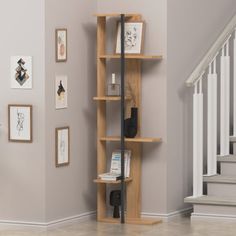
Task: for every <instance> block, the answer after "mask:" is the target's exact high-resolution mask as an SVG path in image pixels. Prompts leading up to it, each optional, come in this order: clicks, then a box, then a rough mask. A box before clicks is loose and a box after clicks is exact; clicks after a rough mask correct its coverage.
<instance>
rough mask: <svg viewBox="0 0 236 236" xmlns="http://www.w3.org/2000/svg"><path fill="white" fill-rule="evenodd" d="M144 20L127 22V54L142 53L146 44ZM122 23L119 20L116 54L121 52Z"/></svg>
mask: <svg viewBox="0 0 236 236" xmlns="http://www.w3.org/2000/svg"><path fill="white" fill-rule="evenodd" d="M144 29H145V22H144V21H129V22H125V54H137V55H139V54H142V53H143V45H144ZM120 34H121V23H120V21H118V22H117V34H116V44H115V54H120V53H121V38H120V37H121V35H120Z"/></svg>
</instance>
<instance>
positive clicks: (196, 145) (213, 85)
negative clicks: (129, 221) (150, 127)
mask: <svg viewBox="0 0 236 236" xmlns="http://www.w3.org/2000/svg"><path fill="white" fill-rule="evenodd" d="M232 35H234V43H233V47H234V55H233V57H234V65H233V66H234V68H233V71H234V77H233V79H234V83H233V90H234V91H233V93H234V94H233V95H234V104H233V117H234V118H233V135H234V136H236V15H235V16H234V17H233V18H232V19H231V21H230V23H229V24H228V25H227V26H226V27H225V29H224V30H223V32H222V33H221V35H220V36H219V37H218V39H217V40H216V42H215V43H214V44H213V46H212V47H211V48H210V49H209V50H208V52H207V53H206V55H205V56H204V58H203V59H202V61H201V62H200V63H199V65H198V66H197V67H196V69H195V70H194V71H193V72H192V74H191V75H190V76H189V78H188V79H187V81H186V85H187V86H189V87H190V86H191V87H194V94H193V196H194V197H198V196H201V195H203V122H204V117H205V115H207V175H209V176H212V175H216V174H217V107H220V155H221V156H227V155H229V142H230V128H229V127H230V56H229V50H230V43H229V40H230V38H231V37H232ZM218 58H220V68H219V69H220V84H219V86H220V104H219V106H218V104H217V97H218V96H219V95H218V94H217V86H218V85H217V77H218V75H217V71H218V70H217V65H218V63H217V60H218ZM206 73H208V74H207V76H206V78H207V114H204V113H203V102H204V97H203V90H202V81H203V76H204V75H205V74H206Z"/></svg>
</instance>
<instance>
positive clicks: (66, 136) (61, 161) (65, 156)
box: [55, 126, 70, 167]
mask: <svg viewBox="0 0 236 236" xmlns="http://www.w3.org/2000/svg"><path fill="white" fill-rule="evenodd" d="M55 136H56V145H55V151H56V152H55V153H56V161H55V164H56V167H61V166H67V165H69V164H70V128H69V126H65V127H60V128H56V130H55Z"/></svg>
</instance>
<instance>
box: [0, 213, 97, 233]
mask: <svg viewBox="0 0 236 236" xmlns="http://www.w3.org/2000/svg"><path fill="white" fill-rule="evenodd" d="M95 215H96V211H90V212H86V213H82V214H79V215H75V216H71V217H66V218H62V219H58V220H53V221H49V222H29V221H9V220H0V229H1V228H9V227H10V228H12V227H14V228H15V227H16V228H34V229H35V228H40V229H51V228H56V227H59V226H62V225H67V224H71V223H74V222H83V221H86V220H90V219H94V218H95Z"/></svg>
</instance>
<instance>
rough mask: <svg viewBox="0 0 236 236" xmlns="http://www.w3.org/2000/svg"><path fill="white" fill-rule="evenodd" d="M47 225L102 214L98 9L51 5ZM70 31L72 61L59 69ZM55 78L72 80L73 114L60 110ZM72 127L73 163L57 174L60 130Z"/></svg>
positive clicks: (49, 1) (65, 2)
mask: <svg viewBox="0 0 236 236" xmlns="http://www.w3.org/2000/svg"><path fill="white" fill-rule="evenodd" d="M45 4H46V8H45V9H46V21H45V25H46V36H45V37H46V39H45V44H46V47H45V55H46V82H45V91H46V103H45V116H46V140H45V141H46V142H45V144H46V221H51V220H56V219H61V218H64V217H69V216H74V215H78V214H81V213H84V212H89V211H92V210H95V209H96V206H95V203H96V197H95V196H96V194H95V191H96V186H95V185H94V184H93V181H92V180H93V178H95V176H96V146H95V145H96V103H95V102H94V101H93V100H92V97H93V96H95V94H96V82H95V81H96V64H95V63H96V24H95V23H96V18H95V17H93V16H92V14H93V13H95V12H96V4H95V3H92V2H90V1H86V0H83V1H78V0H60V1H58V0H46V1H45ZM56 28H67V30H68V61H67V62H66V63H55V29H56ZM55 75H67V76H68V91H69V92H68V108H67V109H63V110H55V93H54V83H55ZM67 125H68V126H70V132H71V163H70V165H69V166H66V167H61V168H55V138H54V137H55V128H56V127H60V126H67Z"/></svg>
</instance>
